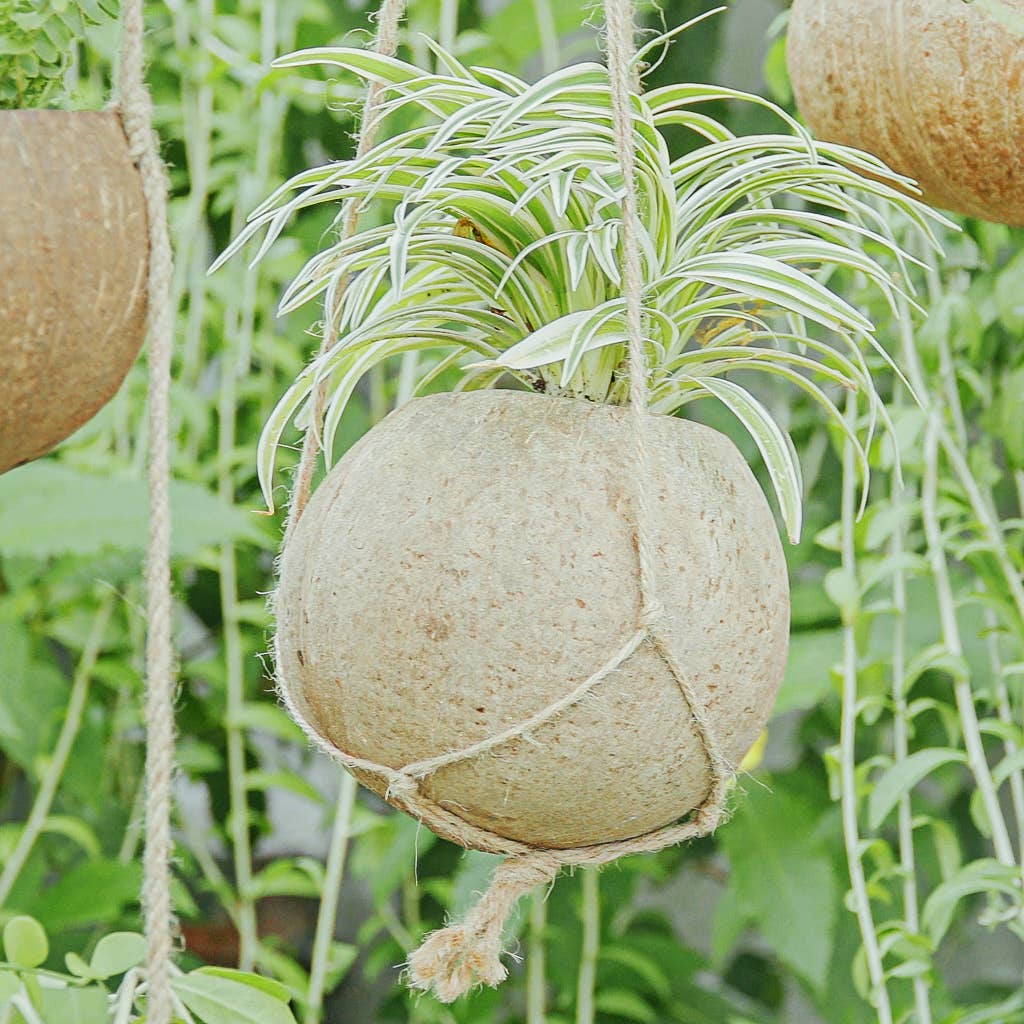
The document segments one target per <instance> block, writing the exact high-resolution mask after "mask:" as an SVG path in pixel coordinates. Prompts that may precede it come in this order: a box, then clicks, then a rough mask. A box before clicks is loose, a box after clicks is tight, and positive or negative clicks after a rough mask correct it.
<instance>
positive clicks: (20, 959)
mask: <svg viewBox="0 0 1024 1024" xmlns="http://www.w3.org/2000/svg"><path fill="white" fill-rule="evenodd" d="M4 954H5V955H6V957H7V959H8V960H9V961H10V962H11V963H12V964H16V965H17V966H18V967H28V968H32V967H38V966H39V965H40V964H42V963H43V962H44V961H45V960H46V958H47V957H48V956H49V955H50V943H49V942H48V941H47V938H46V931H45V930H44V928H43V926H42V925H41V924H40V923H39V922H38V921H37V920H36V919H35V918H34V917H29V916H28V915H27V914H20V915H19V916H18V917H12V918H11V919H10V921H8V922H7V924H6V925H4Z"/></svg>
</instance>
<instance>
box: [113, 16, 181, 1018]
mask: <svg viewBox="0 0 1024 1024" xmlns="http://www.w3.org/2000/svg"><path fill="white" fill-rule="evenodd" d="M143 39H144V24H143V17H142V0H125V3H124V25H123V32H122V41H121V51H120V55H119V57H118V64H117V82H116V87H115V93H114V99H113V104H112V106H113V107H114V109H116V110H117V111H118V112H119V113H120V115H121V120H122V123H123V124H124V130H125V135H126V136H127V138H128V148H129V152H130V154H131V157H132V160H133V161H134V162H135V164H136V166H137V167H138V169H139V175H140V177H141V179H142V191H143V196H144V198H145V203H146V220H147V225H148V232H149V269H148V276H147V297H148V309H147V320H148V324H147V329H148V335H149V542H148V547H147V554H146V592H147V608H146V614H147V628H146V712H145V715H146V811H145V817H146V845H145V851H144V854H143V883H142V905H143V911H144V914H145V929H146V942H147V949H146V979H147V998H146V1019H147V1020H148V1021H149V1022H150V1024H170V1022H171V1020H172V1017H173V1012H174V1005H173V996H172V993H171V961H172V958H173V954H174V929H175V924H174V914H173V910H172V905H171V857H172V854H173V839H172V836H171V803H172V785H173V776H174V687H175V674H174V647H173V638H172V633H171V621H172V615H173V599H172V594H171V558H170V550H171V513H170V455H169V452H170V387H171V353H172V348H173V340H174V311H173V310H172V309H171V305H170V285H171V278H172V275H173V270H174V267H173V256H172V251H171V241H170V233H169V230H168V225H167V191H168V180H167V171H166V168H165V167H164V163H163V160H162V159H161V158H160V142H159V139H158V138H157V135H156V133H155V132H154V130H153V101H152V98H151V97H150V94H149V89H148V88H147V86H146V80H145V74H144V69H145V53H144V48H143Z"/></svg>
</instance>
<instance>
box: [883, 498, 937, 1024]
mask: <svg viewBox="0 0 1024 1024" xmlns="http://www.w3.org/2000/svg"><path fill="white" fill-rule="evenodd" d="M904 497H905V494H904V490H903V488H902V487H900V486H899V485H898V484H896V485H894V487H893V493H892V502H893V506H894V511H895V512H896V528H895V529H894V530H893V536H892V544H891V545H890V549H889V551H890V556H891V558H892V559H893V561H894V562H895V563H897V564H898V563H899V560H900V559H901V558H902V557H903V552H904V525H903V519H902V517H901V515H900V513H901V511H902V509H903V508H904V507H905V505H904ZM892 599H893V607H894V609H895V616H894V620H893V637H892V678H893V704H894V705H895V708H894V720H893V760H894V762H895V763H896V764H900V763H902V762H903V761H906V759H907V756H908V755H909V753H910V736H909V716H908V711H907V694H906V689H905V685H906V674H907V580H906V574H905V573H904V571H903V569H897V570H896V573H895V575H894V577H893V587H892ZM897 816H898V818H897V820H898V831H899V856H900V869H901V871H902V873H903V919H904V921H905V923H906V927H907V931H909V932H910V933H911V934H914V935H917V934H918V933H919V932H920V916H919V913H918V905H917V868H916V863H915V858H914V822H913V812H912V811H911V807H910V794H909V793H904V794H903V795H902V796H901V797H900V800H899V806H898V809H897ZM913 988H914V1005H915V1007H916V1009H917V1024H931V1022H932V1008H931V1000H930V996H929V985H928V982H927V980H926V979H925V978H921V977H916V978H914V981H913Z"/></svg>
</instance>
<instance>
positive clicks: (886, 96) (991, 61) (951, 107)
mask: <svg viewBox="0 0 1024 1024" xmlns="http://www.w3.org/2000/svg"><path fill="white" fill-rule="evenodd" d="M787 53H788V60H789V71H790V77H791V78H792V81H793V89H794V92H795V94H796V100H797V104H798V106H799V108H800V112H801V113H802V114H803V116H804V117H805V118H806V120H807V123H808V124H809V125H810V126H811V128H812V129H813V130H814V132H815V134H817V135H818V136H819V137H821V138H822V139H826V140H829V141H833V142H841V143H844V144H846V145H848V146H854V147H856V148H858V149H863V150H866V151H867V152H869V153H873V154H875V155H876V156H879V157H881V158H882V159H883V160H884V161H885V162H886V163H887V164H889V165H890V166H891V167H892V168H894V169H895V170H897V171H899V172H900V173H902V174H905V175H908V176H910V177H912V178H914V179H915V180H916V181H917V182H918V183H919V184H920V187H921V190H922V192H923V193H924V196H925V198H926V199H927V200H928V202H930V203H932V204H933V205H935V206H938V207H941V208H943V209H949V210H953V211H955V212H957V213H962V214H967V215H969V216H972V217H981V218H983V219H985V220H991V221H997V222H1001V223H1004V224H1014V225H1019V224H1024V159H1022V157H1021V154H1022V152H1024V88H1022V82H1024V0H998V3H997V4H994V3H988V2H980V0H976V2H973V3H965V2H964V0H794V3H793V8H792V11H791V13H790V21H789V41H788V51H787Z"/></svg>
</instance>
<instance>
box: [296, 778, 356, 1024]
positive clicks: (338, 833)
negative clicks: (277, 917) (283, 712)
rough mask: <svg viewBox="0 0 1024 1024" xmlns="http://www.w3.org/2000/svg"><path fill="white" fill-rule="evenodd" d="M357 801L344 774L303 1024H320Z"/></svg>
mask: <svg viewBox="0 0 1024 1024" xmlns="http://www.w3.org/2000/svg"><path fill="white" fill-rule="evenodd" d="M355 801H356V780H355V778H354V777H353V776H352V775H350V774H349V773H348V772H343V773H342V776H341V785H340V787H339V789H338V802H337V804H336V805H335V809H334V827H333V828H332V829H331V846H330V851H329V853H328V855H327V870H326V872H325V874H324V887H323V892H322V893H321V894H320V909H319V912H318V913H317V918H316V932H315V934H314V937H313V957H312V962H311V965H310V970H309V990H308V995H307V1000H306V1024H319V1022H320V1018H321V1012H322V1010H323V1004H324V983H325V981H326V978H327V966H328V963H329V960H330V955H331V943H332V941H333V940H334V925H335V922H336V921H337V916H338V900H339V898H340V895H341V882H342V879H343V878H344V875H345V860H346V857H347V854H348V844H349V836H350V834H351V832H352V810H353V808H354V807H355Z"/></svg>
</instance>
